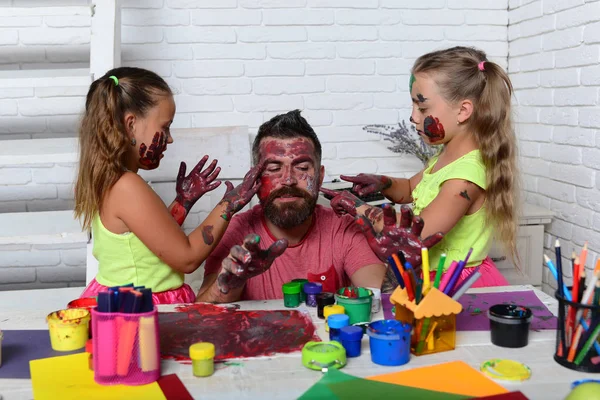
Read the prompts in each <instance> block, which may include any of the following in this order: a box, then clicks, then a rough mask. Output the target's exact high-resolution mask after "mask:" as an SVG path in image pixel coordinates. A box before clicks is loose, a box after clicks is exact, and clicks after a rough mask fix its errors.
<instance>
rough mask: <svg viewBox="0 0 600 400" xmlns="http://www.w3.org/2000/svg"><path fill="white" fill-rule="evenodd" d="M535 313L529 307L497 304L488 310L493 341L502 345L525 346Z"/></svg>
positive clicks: (497, 344)
mask: <svg viewBox="0 0 600 400" xmlns="http://www.w3.org/2000/svg"><path fill="white" fill-rule="evenodd" d="M532 316H533V314H532V312H531V310H530V309H529V308H527V307H523V306H519V305H514V304H496V305H494V306H492V307H490V309H489V310H488V318H489V320H490V332H491V334H492V343H493V344H495V345H496V346H500V347H511V348H518V347H525V346H527V343H528V342H529V324H530V323H531V318H532Z"/></svg>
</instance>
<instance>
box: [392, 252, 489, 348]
mask: <svg viewBox="0 0 600 400" xmlns="http://www.w3.org/2000/svg"><path fill="white" fill-rule="evenodd" d="M471 253H472V249H471V250H470V251H469V253H468V254H467V256H466V257H465V259H464V260H458V261H453V262H452V263H451V266H450V268H448V270H447V271H446V272H445V273H444V266H445V262H446V255H442V257H441V259H440V262H439V265H438V266H437V270H436V271H432V272H435V278H432V277H431V276H430V268H429V254H428V249H426V248H423V249H422V254H421V255H422V260H423V264H422V270H421V271H420V272H421V273H417V272H415V268H413V267H412V266H411V264H410V263H409V262H407V261H406V259H405V258H404V255H403V254H402V252H399V253H397V254H392V256H391V257H390V258H389V259H388V262H389V265H390V268H391V269H392V271H393V273H394V275H395V276H396V279H397V280H398V283H399V286H398V288H397V289H396V290H395V291H394V293H393V294H392V295H391V297H390V301H391V303H392V304H394V306H395V310H396V311H395V317H396V319H397V320H399V321H402V322H405V323H409V324H412V325H413V327H414V329H413V332H412V336H411V352H412V353H413V354H414V355H417V356H420V355H425V354H432V353H438V352H441V351H448V350H453V349H454V348H455V343H456V315H457V314H458V313H460V312H461V310H462V306H461V304H460V303H458V299H459V298H460V297H461V296H462V295H463V294H464V293H465V292H466V291H467V289H469V288H470V287H471V285H472V284H473V283H474V282H475V281H476V280H477V279H478V278H479V277H480V276H481V274H480V273H479V271H478V270H477V269H476V270H474V271H473V272H472V273H471V274H470V275H469V277H468V278H467V279H465V280H463V281H462V282H460V283H459V278H460V275H461V273H462V271H463V269H464V267H465V266H466V265H467V262H468V260H469V257H470V255H471Z"/></svg>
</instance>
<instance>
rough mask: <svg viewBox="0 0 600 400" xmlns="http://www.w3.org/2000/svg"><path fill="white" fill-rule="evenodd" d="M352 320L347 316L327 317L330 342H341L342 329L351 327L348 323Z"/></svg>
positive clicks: (335, 315)
mask: <svg viewBox="0 0 600 400" xmlns="http://www.w3.org/2000/svg"><path fill="white" fill-rule="evenodd" d="M349 320H350V318H349V317H348V316H347V315H346V314H334V315H330V316H329V317H327V323H328V324H329V340H331V341H334V340H335V341H336V342H339V341H340V340H341V339H340V333H341V329H342V328H343V327H345V326H348V325H350V324H349V323H348V321H349Z"/></svg>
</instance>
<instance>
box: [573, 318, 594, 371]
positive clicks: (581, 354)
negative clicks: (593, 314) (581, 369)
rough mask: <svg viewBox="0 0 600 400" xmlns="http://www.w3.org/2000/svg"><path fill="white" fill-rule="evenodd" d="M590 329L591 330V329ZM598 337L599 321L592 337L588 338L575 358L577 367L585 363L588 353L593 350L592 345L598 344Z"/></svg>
mask: <svg viewBox="0 0 600 400" xmlns="http://www.w3.org/2000/svg"><path fill="white" fill-rule="evenodd" d="M590 329H591V327H590ZM598 335H600V324H599V323H598V320H596V325H595V326H594V330H593V331H591V333H590V336H589V337H588V340H587V341H586V342H585V344H584V345H583V347H582V349H581V351H580V352H579V354H578V355H577V357H576V358H575V365H581V363H582V362H583V359H584V358H585V356H586V355H587V353H588V352H589V351H590V349H591V348H592V345H593V344H594V343H596V340H597V339H598ZM596 344H597V343H596Z"/></svg>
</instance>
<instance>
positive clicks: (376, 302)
mask: <svg viewBox="0 0 600 400" xmlns="http://www.w3.org/2000/svg"><path fill="white" fill-rule="evenodd" d="M367 289H369V290H370V291H371V292H373V301H372V302H371V314H377V313H378V312H379V311H381V289H378V288H371V287H369V288H367Z"/></svg>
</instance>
